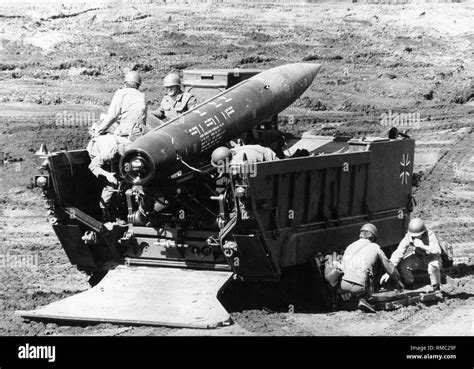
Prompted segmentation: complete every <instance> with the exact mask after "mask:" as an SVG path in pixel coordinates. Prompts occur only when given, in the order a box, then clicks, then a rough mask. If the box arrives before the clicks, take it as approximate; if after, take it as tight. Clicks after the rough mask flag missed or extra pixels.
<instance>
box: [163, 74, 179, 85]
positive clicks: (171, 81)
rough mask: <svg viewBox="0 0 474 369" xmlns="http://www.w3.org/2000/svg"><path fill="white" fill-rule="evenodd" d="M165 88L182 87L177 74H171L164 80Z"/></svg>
mask: <svg viewBox="0 0 474 369" xmlns="http://www.w3.org/2000/svg"><path fill="white" fill-rule="evenodd" d="M163 86H164V87H172V86H181V80H180V79H179V76H178V75H177V74H176V73H170V74H168V75H167V76H166V77H165V78H164V79H163Z"/></svg>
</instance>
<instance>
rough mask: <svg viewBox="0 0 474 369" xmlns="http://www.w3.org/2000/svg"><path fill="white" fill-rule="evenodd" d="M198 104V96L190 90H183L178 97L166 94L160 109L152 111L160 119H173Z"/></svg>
mask: <svg viewBox="0 0 474 369" xmlns="http://www.w3.org/2000/svg"><path fill="white" fill-rule="evenodd" d="M196 105H197V100H196V98H195V97H194V96H193V95H191V94H190V93H188V92H181V93H179V94H178V95H176V98H174V97H171V96H169V95H166V96H165V97H163V100H162V101H161V105H160V107H159V109H158V110H156V111H153V112H151V114H153V115H154V116H156V117H157V118H158V119H164V118H167V119H173V118H174V117H176V116H178V115H180V114H183V113H184V112H186V111H188V110H190V109H192V108H194V107H195V106H196Z"/></svg>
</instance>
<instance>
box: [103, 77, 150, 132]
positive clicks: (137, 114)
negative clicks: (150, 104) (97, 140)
mask: <svg viewBox="0 0 474 369" xmlns="http://www.w3.org/2000/svg"><path fill="white" fill-rule="evenodd" d="M141 83H142V79H141V77H140V75H139V74H138V73H137V72H135V71H131V72H129V73H127V74H126V75H125V78H124V84H125V86H124V87H123V88H120V89H118V90H117V91H116V92H115V95H114V97H113V98H112V102H111V103H110V107H109V110H108V113H107V115H106V116H105V118H104V119H103V120H102V122H101V123H100V125H99V127H98V128H97V130H96V132H95V133H96V134H99V135H101V134H105V133H107V131H108V130H109V128H110V127H111V126H112V125H113V124H114V123H118V127H117V128H116V129H115V131H114V135H116V136H119V137H124V138H127V139H129V140H130V141H134V140H135V139H136V138H137V137H138V136H141V135H142V134H143V133H144V131H145V124H146V101H145V94H144V93H143V92H140V91H139V90H138V89H139V87H140V85H141Z"/></svg>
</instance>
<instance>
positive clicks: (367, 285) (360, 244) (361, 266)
mask: <svg viewBox="0 0 474 369" xmlns="http://www.w3.org/2000/svg"><path fill="white" fill-rule="evenodd" d="M376 240H377V227H375V225H373V224H371V223H366V224H364V225H363V226H362V228H361V229H360V235H359V240H357V241H355V242H353V243H352V244H350V245H349V246H348V247H347V248H346V250H345V251H344V255H343V257H342V271H343V273H344V274H343V275H342V281H341V285H340V287H341V290H342V291H343V292H345V293H351V294H352V295H355V296H358V297H359V306H358V307H359V309H361V310H363V311H365V312H372V313H375V309H374V308H373V306H372V305H371V304H370V303H369V302H368V301H367V300H366V297H370V296H371V294H372V293H373V284H374V283H373V278H374V275H376V274H377V272H378V271H379V270H377V268H379V266H380V265H382V266H383V268H384V269H385V271H386V272H387V273H388V274H390V275H391V276H392V277H393V278H394V279H395V280H396V281H398V282H399V281H400V276H399V274H398V272H397V268H395V266H394V265H393V264H392V263H391V262H390V261H389V260H388V259H387V257H386V256H385V254H384V253H383V251H382V250H381V249H380V246H379V245H377V244H376V243H375V241H376ZM379 275H380V274H379ZM401 287H403V286H401Z"/></svg>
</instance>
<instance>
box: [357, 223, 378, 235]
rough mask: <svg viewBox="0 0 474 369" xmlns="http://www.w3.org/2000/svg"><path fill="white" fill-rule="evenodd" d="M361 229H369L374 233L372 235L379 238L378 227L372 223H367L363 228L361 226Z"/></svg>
mask: <svg viewBox="0 0 474 369" xmlns="http://www.w3.org/2000/svg"><path fill="white" fill-rule="evenodd" d="M360 231H361V232H362V231H368V232H370V233H372V235H373V236H374V237H375V238H377V234H378V232H377V227H376V226H374V225H373V224H372V223H365V224H364V225H363V226H362V227H361V228H360Z"/></svg>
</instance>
